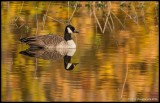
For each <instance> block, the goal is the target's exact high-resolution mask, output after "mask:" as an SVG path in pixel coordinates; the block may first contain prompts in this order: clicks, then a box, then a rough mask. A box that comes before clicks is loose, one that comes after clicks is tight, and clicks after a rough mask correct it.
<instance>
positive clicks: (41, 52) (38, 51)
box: [19, 47, 78, 70]
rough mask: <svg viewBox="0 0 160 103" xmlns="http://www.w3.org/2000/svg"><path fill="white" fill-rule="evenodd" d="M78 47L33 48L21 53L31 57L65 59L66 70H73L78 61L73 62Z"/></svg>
mask: <svg viewBox="0 0 160 103" xmlns="http://www.w3.org/2000/svg"><path fill="white" fill-rule="evenodd" d="M75 51H76V49H69V48H65V49H62V48H58V49H43V48H32V47H30V48H29V49H26V50H24V51H21V52H19V53H20V54H23V55H27V56H30V57H36V58H42V59H45V60H60V59H64V68H65V69H66V70H73V69H74V67H75V66H76V65H77V64H78V63H71V57H72V56H73V55H74V53H75Z"/></svg>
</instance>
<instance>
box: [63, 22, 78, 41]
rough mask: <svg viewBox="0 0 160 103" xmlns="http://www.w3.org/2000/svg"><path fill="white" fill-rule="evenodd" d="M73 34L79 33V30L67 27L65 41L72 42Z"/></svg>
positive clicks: (70, 26)
mask: <svg viewBox="0 0 160 103" xmlns="http://www.w3.org/2000/svg"><path fill="white" fill-rule="evenodd" d="M72 33H79V32H78V31H77V30H75V28H74V27H73V26H72V25H67V26H66V28H65V33H64V39H65V40H66V41H68V40H71V39H72V38H71V34H72Z"/></svg>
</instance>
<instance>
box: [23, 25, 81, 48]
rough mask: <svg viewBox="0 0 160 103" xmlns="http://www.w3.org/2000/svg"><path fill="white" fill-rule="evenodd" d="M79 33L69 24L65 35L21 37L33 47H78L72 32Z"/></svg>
mask: <svg viewBox="0 0 160 103" xmlns="http://www.w3.org/2000/svg"><path fill="white" fill-rule="evenodd" d="M72 33H78V31H76V30H75V28H74V27H73V26H72V25H67V26H66V28H65V32H64V37H61V36H58V35H50V34H49V35H40V36H31V37H27V38H22V39H20V41H21V42H24V43H26V44H28V45H30V46H31V47H40V48H76V44H75V43H74V41H73V40H72V37H71V34H72Z"/></svg>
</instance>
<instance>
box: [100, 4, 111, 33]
mask: <svg viewBox="0 0 160 103" xmlns="http://www.w3.org/2000/svg"><path fill="white" fill-rule="evenodd" d="M109 3H110V6H109V11H108V15H107V16H106V22H105V24H104V28H103V31H102V33H104V32H105V30H106V25H107V22H108V19H109V16H110V13H111V1H109Z"/></svg>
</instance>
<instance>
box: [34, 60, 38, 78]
mask: <svg viewBox="0 0 160 103" xmlns="http://www.w3.org/2000/svg"><path fill="white" fill-rule="evenodd" d="M37 66H38V59H37V58H36V64H35V72H34V78H35V79H38V77H37V70H38V68H37Z"/></svg>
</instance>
